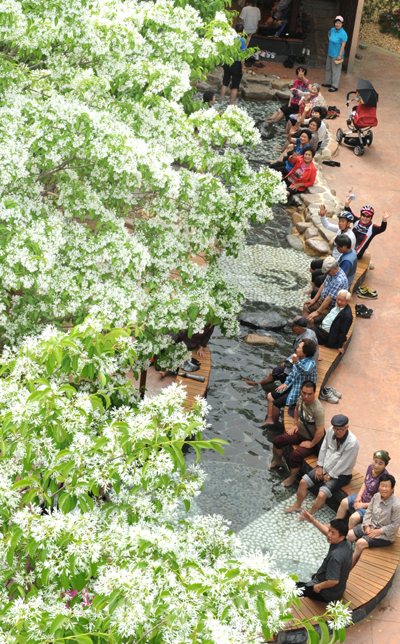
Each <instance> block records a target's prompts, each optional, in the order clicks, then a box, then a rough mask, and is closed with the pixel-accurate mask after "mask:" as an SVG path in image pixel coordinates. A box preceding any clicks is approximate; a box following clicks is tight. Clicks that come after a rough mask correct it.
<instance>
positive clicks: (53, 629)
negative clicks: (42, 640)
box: [49, 615, 68, 635]
mask: <svg viewBox="0 0 400 644" xmlns="http://www.w3.org/2000/svg"><path fill="white" fill-rule="evenodd" d="M66 619H68V616H67V615H57V617H55V618H54V619H53V621H52V622H51V624H50V629H49V633H50V635H53V633H55V632H56V630H57V629H58V628H60V626H61V625H62V624H64V622H65V620H66Z"/></svg>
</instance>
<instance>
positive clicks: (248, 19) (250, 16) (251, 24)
mask: <svg viewBox="0 0 400 644" xmlns="http://www.w3.org/2000/svg"><path fill="white" fill-rule="evenodd" d="M254 2H255V0H247V2H246V6H245V7H244V9H242V12H241V14H240V16H239V18H240V19H241V20H242V22H243V25H244V30H245V32H246V34H247V39H246V44H247V46H249V43H250V40H251V37H252V35H253V34H255V33H256V31H257V29H258V23H259V22H260V20H261V11H260V10H259V8H258V7H255V6H254Z"/></svg>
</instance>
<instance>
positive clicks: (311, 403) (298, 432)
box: [270, 380, 325, 487]
mask: <svg viewBox="0 0 400 644" xmlns="http://www.w3.org/2000/svg"><path fill="white" fill-rule="evenodd" d="M315 390H316V384H315V382H313V381H312V380H305V381H304V382H303V384H302V387H301V395H300V398H299V400H298V402H297V406H296V408H295V410H294V422H293V425H292V427H291V428H290V429H287V430H286V431H285V433H284V434H280V435H279V436H276V437H275V438H274V440H273V441H272V451H273V455H274V458H273V461H272V463H271V465H270V467H271V468H272V467H280V466H284V465H285V463H284V461H283V460H282V454H283V448H284V447H286V446H288V445H293V447H294V449H293V450H292V451H291V452H290V456H289V467H290V476H289V477H288V478H287V479H285V480H284V481H283V486H284V487H290V486H291V485H293V483H294V482H295V480H296V477H297V475H298V473H299V472H300V467H301V464H302V462H303V459H305V458H306V457H307V456H310V455H311V454H314V453H315V452H317V451H318V449H319V443H320V441H322V439H323V437H324V433H325V410H324V408H323V406H322V405H321V403H320V402H319V400H318V398H317V397H316V395H315Z"/></svg>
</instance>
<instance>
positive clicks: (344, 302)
mask: <svg viewBox="0 0 400 644" xmlns="http://www.w3.org/2000/svg"><path fill="white" fill-rule="evenodd" d="M350 298H351V295H350V293H349V291H345V290H344V289H342V290H341V291H339V293H338V294H337V297H336V304H335V306H333V307H332V308H331V310H330V311H329V313H328V315H326V316H325V317H324V319H323V320H322V322H321V325H316V326H314V327H313V329H314V331H315V333H316V336H317V338H318V344H320V345H322V346H324V347H328V349H338V351H339V353H344V349H343V345H344V343H345V342H346V340H347V333H348V331H349V329H350V327H351V325H352V323H353V313H352V310H351V308H350V306H349V303H348V301H349V299H350Z"/></svg>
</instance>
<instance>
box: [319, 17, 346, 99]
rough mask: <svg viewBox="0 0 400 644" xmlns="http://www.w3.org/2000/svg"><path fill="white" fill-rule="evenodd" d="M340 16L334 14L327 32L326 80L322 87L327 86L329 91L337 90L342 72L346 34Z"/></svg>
mask: <svg viewBox="0 0 400 644" xmlns="http://www.w3.org/2000/svg"><path fill="white" fill-rule="evenodd" d="M343 22H344V20H343V18H342V16H336V18H335V23H334V24H335V26H334V27H332V29H330V30H329V32H328V40H329V46H328V55H327V57H326V80H325V83H323V85H322V87H329V90H328V91H329V92H337V90H338V87H339V81H340V74H341V73H342V66H343V54H344V48H345V46H346V42H347V34H346V32H345V30H344V29H343Z"/></svg>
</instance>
